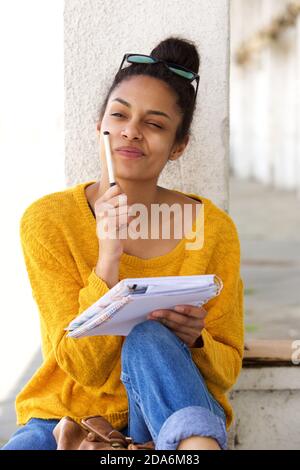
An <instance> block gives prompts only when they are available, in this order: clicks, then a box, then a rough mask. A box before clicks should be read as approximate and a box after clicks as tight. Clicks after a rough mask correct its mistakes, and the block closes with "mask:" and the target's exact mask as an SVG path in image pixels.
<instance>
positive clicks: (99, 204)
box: [95, 193, 127, 212]
mask: <svg viewBox="0 0 300 470" xmlns="http://www.w3.org/2000/svg"><path fill="white" fill-rule="evenodd" d="M124 205H127V196H126V194H123V193H122V194H119V195H118V196H115V197H113V198H111V199H109V200H107V201H103V200H102V199H97V201H96V202H95V212H103V211H109V210H115V209H116V208H118V207H120V206H124Z"/></svg>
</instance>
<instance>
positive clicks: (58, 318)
mask: <svg viewBox="0 0 300 470" xmlns="http://www.w3.org/2000/svg"><path fill="white" fill-rule="evenodd" d="M20 236H21V245H22V249H23V255H24V259H25V264H26V268H27V273H28V277H29V280H30V284H31V288H32V295H33V298H34V300H35V301H36V303H37V306H38V310H39V315H40V322H41V329H42V334H43V335H46V337H47V338H48V339H49V341H50V343H51V346H52V350H53V352H54V355H55V358H56V361H57V363H58V365H59V367H60V368H61V369H63V370H64V371H65V372H66V373H67V374H69V375H70V376H71V377H72V378H73V379H74V380H75V381H77V382H78V383H80V384H81V385H83V386H98V387H99V386H102V385H103V384H104V383H105V382H106V380H108V378H109V375H110V372H111V371H112V369H113V367H114V366H115V363H116V360H118V358H119V356H120V354H121V346H122V337H121V336H95V337H86V338H80V339H74V338H69V337H67V336H66V335H67V332H66V331H65V328H66V326H67V325H68V324H69V323H70V321H71V320H73V319H74V318H75V317H76V316H77V315H79V314H80V313H81V312H82V311H83V310H85V309H86V308H88V307H89V306H90V305H92V304H93V303H94V302H96V300H97V299H99V298H100V297H101V296H103V295H104V294H105V293H106V292H107V291H108V290H109V288H108V286H107V284H106V283H105V282H104V281H103V280H101V279H100V278H99V277H98V276H97V275H96V273H95V269H93V270H92V271H91V272H90V275H89V276H88V279H87V282H86V284H85V285H82V284H83V283H81V282H80V281H79V279H78V277H77V276H76V275H74V271H72V266H71V265H70V261H69V260H68V258H67V257H64V256H61V254H60V251H61V250H56V249H55V246H56V244H55V243H51V242H48V241H47V246H46V242H45V240H44V237H39V232H38V231H35V230H31V229H30V224H28V223H25V222H24V223H22V221H21V224H20ZM39 238H42V240H41V239H39ZM50 238H51V237H50ZM60 258H62V259H60ZM73 263H74V260H73ZM74 264H75V263H74Z"/></svg>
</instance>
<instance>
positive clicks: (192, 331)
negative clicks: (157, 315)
mask: <svg viewBox="0 0 300 470" xmlns="http://www.w3.org/2000/svg"><path fill="white" fill-rule="evenodd" d="M158 321H160V322H161V323H162V324H163V325H165V326H167V327H168V328H170V329H171V330H173V331H176V333H182V334H185V335H187V336H189V337H191V338H195V340H196V338H197V337H198V336H199V335H200V333H201V331H202V328H203V325H197V327H195V328H191V327H189V326H186V325H178V323H176V322H174V321H172V320H169V319H167V318H162V319H160V320H158Z"/></svg>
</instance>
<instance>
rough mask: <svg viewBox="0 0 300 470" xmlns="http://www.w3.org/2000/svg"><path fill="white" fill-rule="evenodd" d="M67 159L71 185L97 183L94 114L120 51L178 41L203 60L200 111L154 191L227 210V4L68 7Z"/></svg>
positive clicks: (85, 2)
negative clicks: (198, 198)
mask: <svg viewBox="0 0 300 470" xmlns="http://www.w3.org/2000/svg"><path fill="white" fill-rule="evenodd" d="M64 21H65V136H66V137H65V152H66V162H65V171H66V183H67V185H68V186H71V185H74V184H77V183H79V182H83V181H87V180H90V179H98V178H99V176H100V158H99V154H98V148H97V141H96V133H95V126H96V121H97V114H98V109H99V107H100V104H101V102H102V101H103V100H104V97H105V92H106V91H107V90H108V89H109V86H110V84H111V82H112V80H113V77H114V75H115V74H116V72H117V70H118V67H119V65H120V62H121V59H122V57H123V55H124V53H125V52H130V51H134V52H141V53H146V54H147V53H150V51H151V49H152V48H153V47H154V46H155V45H156V44H157V43H158V42H159V41H161V40H163V39H165V38H166V37H168V36H170V35H177V36H181V37H183V38H187V39H191V40H193V41H194V42H195V43H196V44H197V46H198V49H199V53H200V55H201V62H202V64H201V70H200V73H201V80H200V89H199V92H198V108H197V111H196V115H195V118H194V123H193V129H192V131H193V132H192V138H191V141H190V143H189V146H188V149H187V151H186V153H185V155H184V156H183V157H182V158H181V159H180V160H179V161H178V162H172V163H170V164H168V165H167V166H166V168H165V169H164V171H163V174H162V176H161V178H160V180H159V184H160V185H162V186H165V187H168V188H171V189H178V190H180V191H185V192H191V193H197V194H200V195H203V196H206V197H208V198H210V199H212V200H213V201H214V202H215V203H216V204H217V205H219V206H220V207H221V208H223V209H227V208H228V127H229V126H228V123H229V116H228V75H229V2H228V0H211V1H210V2H207V0H179V1H178V0H177V1H176V2H174V1H173V0H143V1H142V0H130V1H129V0H118V1H117V0H110V1H109V0H65V13H64Z"/></svg>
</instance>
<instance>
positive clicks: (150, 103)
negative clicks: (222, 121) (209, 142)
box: [97, 75, 188, 180]
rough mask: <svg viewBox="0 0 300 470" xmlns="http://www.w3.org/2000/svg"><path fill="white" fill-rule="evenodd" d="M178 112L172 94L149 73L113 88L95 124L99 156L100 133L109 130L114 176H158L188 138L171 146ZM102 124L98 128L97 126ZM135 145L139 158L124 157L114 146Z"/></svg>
mask: <svg viewBox="0 0 300 470" xmlns="http://www.w3.org/2000/svg"><path fill="white" fill-rule="evenodd" d="M180 122H181V114H180V112H179V108H178V106H177V105H176V96H175V93H173V92H172V90H171V89H170V88H169V87H168V85H167V84H166V83H164V82H163V81H161V80H158V79H156V78H153V77H149V76H145V75H142V76H140V75H139V76H135V77H131V78H130V79H128V80H124V81H123V82H121V83H120V85H119V86H118V87H117V88H115V89H114V90H113V92H112V94H111V95H110V97H109V101H108V104H107V107H106V110H105V114H104V116H103V119H102V122H101V123H99V124H98V126H97V129H98V131H100V142H101V159H104V158H105V157H104V155H105V153H104V152H105V151H104V143H103V132H104V131H105V130H107V131H109V132H110V144H111V151H112V158H113V165H114V171H115V176H116V177H119V178H126V179H133V180H136V179H138V180H149V179H158V177H159V175H160V173H161V171H162V169H163V168H164V166H165V164H166V162H167V160H168V159H169V158H171V159H172V160H176V159H177V158H178V157H179V156H180V155H181V154H182V153H183V151H184V149H185V147H186V145H187V142H188V139H187V140H186V142H185V143H183V144H181V145H177V146H175V145H174V140H175V135H176V130H177V128H178V125H179V124H180ZM100 124H101V128H100ZM123 146H125V147H126V146H134V147H136V148H138V149H139V150H141V151H142V152H143V156H142V158H138V159H129V158H124V156H122V155H121V154H120V153H119V152H118V151H116V149H117V148H119V147H123Z"/></svg>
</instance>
